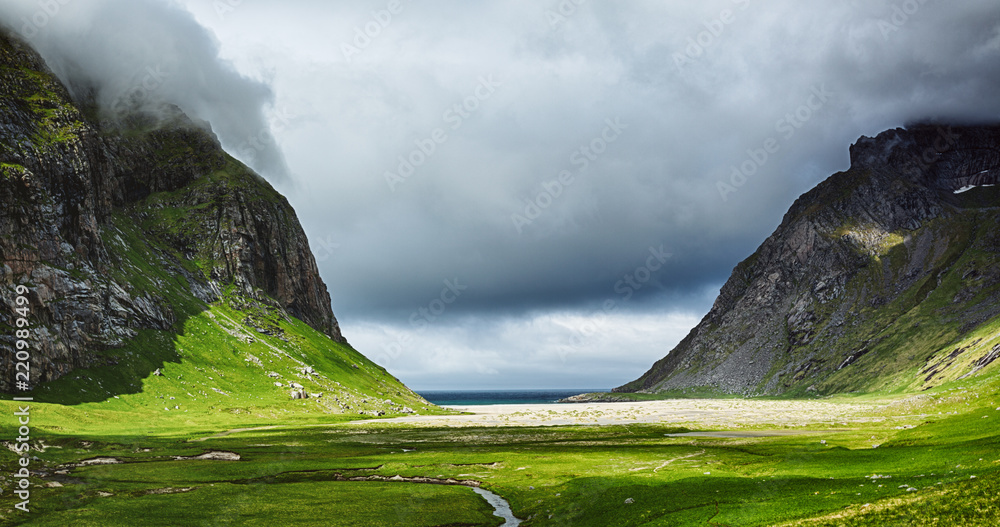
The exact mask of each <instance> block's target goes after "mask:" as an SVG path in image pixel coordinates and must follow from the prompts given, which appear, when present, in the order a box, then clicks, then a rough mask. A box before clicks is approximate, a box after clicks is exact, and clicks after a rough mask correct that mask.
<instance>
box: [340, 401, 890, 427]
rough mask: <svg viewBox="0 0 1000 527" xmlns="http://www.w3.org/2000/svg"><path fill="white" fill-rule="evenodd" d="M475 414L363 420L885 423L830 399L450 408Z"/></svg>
mask: <svg viewBox="0 0 1000 527" xmlns="http://www.w3.org/2000/svg"><path fill="white" fill-rule="evenodd" d="M448 408H451V409H454V410H458V411H462V412H468V413H470V414H471V415H443V416H437V415H416V416H407V417H397V418H393V419H378V420H367V421H356V422H360V423H407V424H411V425H414V426H554V425H617V424H633V423H658V424H682V423H697V424H698V425H699V426H700V427H720V428H734V427H735V428H740V427H746V426H760V425H774V426H805V425H808V424H815V423H824V424H828V425H838V424H848V423H859V422H871V421H881V420H882V419H883V418H882V417H879V416H876V415H875V414H874V412H875V411H876V410H878V409H881V408H884V407H883V406H882V405H878V404H874V403H872V404H858V403H833V402H824V401H757V400H739V399H721V400H720V399H676V400H665V401H644V402H630V403H585V404H498V405H487V406H450V407H448Z"/></svg>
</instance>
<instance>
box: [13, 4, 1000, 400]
mask: <svg viewBox="0 0 1000 527" xmlns="http://www.w3.org/2000/svg"><path fill="white" fill-rule="evenodd" d="M577 3H579V5H577ZM43 4H46V3H45V2H43V3H42V4H39V3H38V2H37V1H34V0H17V1H13V2H8V3H5V5H4V6H2V7H0V15H2V16H3V18H4V19H5V20H7V21H8V24H10V25H11V26H13V27H14V28H15V29H16V30H17V31H19V32H21V33H22V34H24V35H25V36H26V37H29V40H30V41H32V42H33V43H34V44H35V45H36V46H37V47H39V49H41V50H42V52H43V54H44V55H45V57H46V59H47V60H48V61H49V62H50V64H52V65H53V68H54V69H55V70H56V71H57V72H58V73H59V74H60V75H61V76H62V77H63V78H64V79H69V80H71V81H72V82H76V83H80V84H85V85H88V86H96V88H97V92H98V93H99V94H101V97H102V101H103V102H104V103H105V105H107V106H109V107H114V105H115V104H116V103H118V102H119V101H121V100H122V98H123V97H127V96H128V95H129V94H131V95H132V96H133V98H134V96H136V95H138V96H141V98H145V99H150V100H152V99H157V98H159V99H165V100H167V101H169V102H173V103H175V104H178V105H180V106H181V107H182V108H184V109H185V110H186V111H188V112H189V113H192V114H193V115H196V116H199V117H201V118H204V119H206V120H208V121H210V122H211V123H212V126H213V128H214V129H215V130H216V131H217V132H218V133H219V135H220V138H221V139H222V140H223V143H224V145H225V146H226V148H227V149H228V150H229V151H230V152H231V153H233V154H234V155H236V156H237V157H240V158H241V159H243V160H244V161H246V162H247V163H248V164H251V165H252V166H254V167H255V168H256V169H257V170H258V171H260V172H262V173H263V175H265V176H266V177H267V178H268V179H269V180H270V181H271V182H272V183H273V184H274V185H275V186H276V187H277V188H278V189H279V190H280V191H282V192H283V193H284V194H286V195H287V196H288V198H289V200H290V201H291V203H292V204H293V205H294V206H295V208H296V210H297V212H298V214H299V218H300V220H301V221H302V223H303V226H304V227H305V229H306V231H307V232H308V234H309V237H310V240H311V244H312V248H313V251H314V253H316V256H317V259H318V261H319V265H320V268H321V272H322V274H323V278H324V279H325V280H326V282H327V284H328V285H329V287H330V290H331V294H332V296H333V307H334V311H335V313H336V315H337V317H338V319H339V320H340V322H341V326H342V328H343V331H344V335H345V336H346V337H347V338H348V340H349V341H350V342H351V343H352V344H353V345H354V346H355V347H356V348H357V349H358V350H360V351H361V352H362V353H364V354H366V355H367V356H369V357H371V358H372V359H374V360H375V361H376V362H378V363H380V364H382V365H383V366H385V367H387V368H388V369H389V371H390V372H391V373H393V374H394V375H396V376H397V377H399V378H400V379H402V380H403V381H404V382H406V383H407V384H409V385H410V386H411V387H413V388H415V389H418V390H419V389H445V388H455V389H478V388H482V389H489V388H611V387H613V386H617V385H620V384H623V383H625V382H628V381H631V380H633V379H635V378H636V377H638V376H639V375H641V374H642V373H643V372H645V371H646V370H647V369H648V368H649V367H650V366H651V365H652V363H653V362H654V361H655V360H657V359H659V358H662V357H663V356H664V355H666V353H667V352H668V351H670V349H671V348H672V347H673V346H674V345H675V344H676V343H677V342H679V341H680V339H682V338H683V337H684V336H685V335H686V334H687V332H688V331H689V330H690V329H691V328H692V327H693V326H694V325H695V324H697V322H698V320H700V319H701V317H702V316H704V314H705V313H706V312H707V311H708V309H709V308H710V307H711V305H712V302H713V300H714V298H715V295H716V294H717V293H718V289H719V287H721V285H722V283H723V282H724V281H725V280H726V279H727V278H728V276H729V273H730V272H731V270H732V268H733V267H734V266H735V265H736V264H737V263H738V262H739V261H740V260H742V259H743V258H745V257H747V256H749V255H750V254H751V253H752V252H753V251H754V249H755V248H756V247H757V246H758V245H759V244H760V243H761V242H762V241H763V240H764V238H766V237H767V236H768V235H769V234H770V233H771V232H772V231H773V229H774V228H775V227H776V226H777V225H778V223H779V222H780V221H781V217H782V215H783V214H784V212H785V211H786V210H787V208H788V206H789V205H790V204H791V203H792V201H793V200H794V199H795V198H796V197H797V196H799V195H800V194H802V193H803V192H805V191H807V190H809V189H810V188H811V187H812V186H814V185H815V184H816V183H818V182H820V181H822V180H823V179H825V178H826V177H828V176H830V175H831V174H833V173H835V172H837V171H839V170H844V169H846V168H847V167H848V147H849V146H850V144H851V143H853V142H854V141H855V140H856V139H857V138H858V137H859V136H861V135H874V134H877V133H878V132H880V131H882V130H884V129H887V128H892V127H896V126H901V125H903V124H905V123H907V122H912V121H914V120H921V119H928V118H938V119H953V120H961V121H994V120H997V118H998V117H1000V97H998V95H997V94H998V93H1000V67H998V66H1000V4H998V3H997V2H996V1H995V0H978V1H977V0H970V1H963V2H944V1H939V0H906V1H902V0H897V1H882V0H864V1H862V0H823V1H815V2H801V1H792V0H772V1H768V2H763V1H757V0H712V1H705V0H700V1H697V2H696V1H690V2H677V1H673V2H664V1H652V0H645V1H644V0H636V1H631V2H598V1H596V0H590V1H586V0H576V1H574V0H563V1H561V2H560V1H558V0H552V1H546V0H516V1H505V2H469V1H467V0H466V1H461V0H441V1H436V2H412V1H410V0H400V1H389V0H373V1H354V2H329V1H322V0H284V1H281V2H278V1H270V0H179V1H177V2H168V1H165V0H76V1H75V2H69V3H67V5H65V6H62V5H61V3H60V2H55V1H53V2H51V4H52V5H57V6H58V7H57V8H56V7H52V6H49V7H48V9H49V11H48V12H46V10H45V9H46V7H45V6H44V5H43ZM151 78H152V79H153V81H150V79H151ZM144 82H145V84H144ZM136 86H146V87H147V88H150V89H149V90H146V89H145V88H142V89H138V91H137V89H136Z"/></svg>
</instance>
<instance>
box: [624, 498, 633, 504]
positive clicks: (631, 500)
mask: <svg viewBox="0 0 1000 527" xmlns="http://www.w3.org/2000/svg"><path fill="white" fill-rule="evenodd" d="M633 503H635V500H633V499H632V498H628V499H626V500H625V504H626V505H631V504H633Z"/></svg>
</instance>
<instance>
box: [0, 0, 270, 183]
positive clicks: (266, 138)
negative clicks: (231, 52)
mask: <svg viewBox="0 0 1000 527" xmlns="http://www.w3.org/2000/svg"><path fill="white" fill-rule="evenodd" d="M0 20H2V23H3V24H4V25H6V26H7V27H8V28H10V29H11V30H13V32H14V33H15V34H18V35H20V36H21V37H22V38H24V39H25V40H26V41H27V42H29V43H30V44H31V45H32V46H33V47H34V48H35V49H37V50H38V51H39V52H40V53H41V54H42V56H43V57H44V58H45V60H46V62H47V63H48V65H49V67H50V68H52V70H53V71H54V72H55V73H56V75H58V76H59V77H60V78H61V79H62V80H63V82H64V83H66V84H67V85H68V87H69V88H70V89H71V90H72V91H73V92H74V93H75V94H76V95H77V96H83V95H85V94H88V93H92V94H93V95H94V96H95V97H96V99H97V102H98V103H99V104H100V105H101V107H102V108H103V109H104V110H105V112H106V113H108V114H110V115H109V116H110V117H117V115H115V114H119V113H121V112H122V111H127V110H129V109H134V108H136V107H140V108H144V109H146V110H151V111H155V110H156V109H157V107H158V105H160V104H162V103H169V104H174V105H177V106H179V107H180V108H181V109H183V110H184V111H185V112H186V113H188V114H189V115H191V116H193V117H197V118H201V119H203V120H206V121H208V122H209V123H211V125H212V128H213V130H214V131H215V132H216V133H217V134H218V135H219V138H220V139H221V141H222V143H223V145H224V146H225V147H226V148H227V149H228V150H229V151H230V152H231V153H232V154H234V155H236V156H237V157H240V158H241V159H242V160H243V161H244V162H246V163H248V164H249V165H251V166H253V167H254V168H255V169H257V170H258V171H259V172H261V173H262V174H263V175H265V176H268V177H271V178H274V179H278V180H283V179H284V178H286V177H287V167H286V165H285V161H284V158H283V156H282V154H281V152H280V150H279V149H278V148H277V145H276V144H275V142H274V140H273V139H272V138H271V135H270V130H271V127H270V125H269V123H268V120H267V119H266V117H265V114H264V111H265V109H266V107H267V106H268V105H269V104H270V102H271V100H272V98H273V95H272V93H271V90H270V88H269V87H268V86H267V85H266V84H265V83H263V82H261V81H259V80H252V79H248V78H246V77H243V76H241V75H239V74H238V73H236V71H235V70H234V69H233V67H232V66H231V65H230V64H228V63H226V62H225V61H223V60H220V58H219V53H218V44H217V42H216V41H215V39H214V37H213V36H212V35H211V33H210V32H209V31H207V30H206V29H205V28H204V27H202V26H201V25H199V24H198V23H197V22H195V20H194V17H192V16H191V14H190V13H189V12H187V11H186V10H184V9H183V8H181V7H179V6H177V5H175V4H174V3H173V2H164V1H156V0H41V1H39V0H5V1H4V2H3V4H2V5H0Z"/></svg>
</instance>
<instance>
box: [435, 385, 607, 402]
mask: <svg viewBox="0 0 1000 527" xmlns="http://www.w3.org/2000/svg"><path fill="white" fill-rule="evenodd" d="M606 391H608V390H607V389H606V388H591V389H588V388H581V389H578V390H424V391H418V393H419V394H420V395H421V396H423V398H424V399H427V400H428V401H430V402H432V403H434V404H436V405H438V406H470V405H484V404H544V403H554V402H556V401H558V400H559V399H563V398H566V397H569V396H571V395H578V394H581V393H591V392H606Z"/></svg>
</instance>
